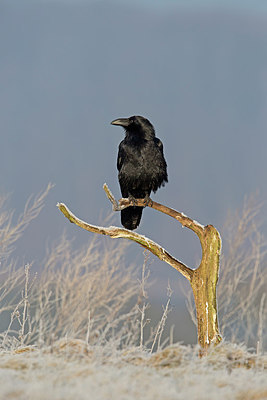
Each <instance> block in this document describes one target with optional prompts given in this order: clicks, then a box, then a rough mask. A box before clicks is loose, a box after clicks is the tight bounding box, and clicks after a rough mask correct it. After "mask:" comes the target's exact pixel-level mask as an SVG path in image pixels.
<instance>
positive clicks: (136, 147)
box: [111, 116, 168, 230]
mask: <svg viewBox="0 0 267 400" xmlns="http://www.w3.org/2000/svg"><path fill="white" fill-rule="evenodd" d="M111 124H112V125H119V126H122V127H123V128H124V129H125V138H124V140H123V141H122V142H121V143H120V145H119V153H118V159H117V168H118V171H119V175H118V176H119V183H120V188H121V194H122V197H130V198H133V199H146V200H147V201H148V200H149V196H150V193H151V191H152V190H153V192H154V193H155V192H156V191H157V189H158V188H160V186H164V184H165V182H168V175H167V164H166V161H165V158H164V154H163V144H162V142H161V141H160V140H159V139H158V138H156V136H155V130H154V127H153V125H152V124H151V123H150V122H149V121H148V119H146V118H144V117H141V116H132V117H129V118H119V119H115V120H114V121H112V122H111ZM142 211H143V207H137V206H130V207H128V208H125V209H124V210H122V211H121V223H122V225H123V226H124V227H125V228H126V229H131V230H133V229H136V228H137V227H138V225H139V223H140V220H141V216H142Z"/></svg>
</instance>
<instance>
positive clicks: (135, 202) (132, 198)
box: [128, 194, 137, 206]
mask: <svg viewBox="0 0 267 400" xmlns="http://www.w3.org/2000/svg"><path fill="white" fill-rule="evenodd" d="M128 199H129V201H130V202H131V203H133V206H136V205H137V200H136V198H135V197H134V196H132V195H131V194H130V195H129V196H128Z"/></svg>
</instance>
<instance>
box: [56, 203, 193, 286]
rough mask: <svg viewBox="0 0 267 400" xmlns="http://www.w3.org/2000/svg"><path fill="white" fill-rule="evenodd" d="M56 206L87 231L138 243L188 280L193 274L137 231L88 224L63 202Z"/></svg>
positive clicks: (71, 220) (189, 269)
mask: <svg viewBox="0 0 267 400" xmlns="http://www.w3.org/2000/svg"><path fill="white" fill-rule="evenodd" d="M57 207H58V208H59V209H60V211H61V212H62V213H63V214H64V215H65V217H66V218H68V220H69V221H70V222H72V223H74V224H76V225H77V226H79V227H80V228H82V229H85V230H87V231H89V232H94V233H99V234H101V235H108V236H110V237H111V238H126V239H130V240H133V241H134V242H137V243H139V244H140V245H141V246H142V247H144V248H145V249H147V250H149V251H151V253H153V254H154V255H156V256H157V257H158V258H159V259H160V260H162V261H165V262H166V263H168V264H169V265H171V266H172V267H173V268H175V269H176V270H177V271H179V272H180V273H181V274H182V275H183V276H184V277H185V278H186V279H188V280H189V281H190V280H191V277H192V276H193V270H192V269H191V268H189V267H187V266H186V265H185V264H183V263H182V262H180V261H178V260H177V259H176V258H174V257H173V256H172V255H171V254H169V253H168V252H167V251H166V250H165V249H164V248H163V247H161V246H160V245H159V244H157V243H156V242H154V241H153V240H151V239H148V238H147V237H145V236H143V235H140V234H139V233H136V232H133V231H130V230H128V229H124V228H118V227H116V226H110V227H108V228H105V227H102V226H96V225H91V224H88V223H87V222H84V221H82V220H81V219H79V218H77V217H76V216H75V215H74V214H73V213H72V212H71V211H70V210H69V209H68V207H67V206H66V205H65V204H63V203H58V204H57Z"/></svg>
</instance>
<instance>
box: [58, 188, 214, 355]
mask: <svg viewBox="0 0 267 400" xmlns="http://www.w3.org/2000/svg"><path fill="white" fill-rule="evenodd" d="M104 190H105V192H106V195H107V197H108V198H109V200H110V201H111V203H112V205H113V210H114V211H121V210H123V209H124V208H126V207H129V206H133V205H135V206H140V207H145V206H149V207H151V208H153V209H155V210H157V211H160V212H163V213H164V214H166V215H169V216H170V217H172V218H175V219H176V220H177V221H179V222H180V223H181V224H182V225H183V226H185V227H187V228H189V229H191V230H192V231H193V232H195V234H196V235H197V236H198V238H199V240H200V243H201V247H202V259H201V263H200V265H199V266H198V268H196V269H191V268H189V267H187V266H186V265H185V264H183V263H182V262H181V261H178V260H177V259H176V258H175V257H173V256H172V255H171V254H169V253H168V252H167V251H166V250H165V249H164V248H163V247H162V246H160V245H159V244H157V243H155V242H154V241H153V240H151V239H148V238H147V237H145V236H143V235H140V234H138V233H136V232H133V231H130V230H128V229H124V228H118V227H114V226H110V227H108V228H106V227H101V226H95V225H91V224H88V223H86V222H84V221H82V220H81V219H79V218H77V217H76V216H75V215H74V214H73V213H72V212H71V211H70V210H69V209H68V207H67V206H66V205H65V204H63V203H58V204H57V206H58V208H59V209H60V211H61V212H62V213H63V214H64V215H65V217H66V218H68V220H69V221H70V222H73V223H75V224H76V225H78V226H79V227H81V228H83V229H85V230H87V231H90V232H94V233H100V234H102V235H108V236H110V237H111V238H126V239H130V240H133V241H134V242H137V243H139V244H140V245H141V246H142V247H144V248H146V249H147V250H149V251H151V253H153V254H154V255H156V256H157V257H158V258H159V259H160V260H162V261H165V262H167V263H168V264H169V265H171V266H172V267H173V268H175V269H176V270H177V271H179V272H180V273H181V274H182V275H183V276H184V277H185V278H187V279H188V280H189V282H190V284H191V287H192V290H193V293H194V299H195V305H196V314H197V321H198V342H199V344H200V346H201V347H202V349H204V350H205V349H206V348H207V347H209V346H210V345H211V344H212V343H214V344H216V343H219V342H220V341H221V336H220V333H219V329H218V318H217V303H216V287H217V281H218V274H219V260H220V251H221V238H220V235H219V232H218V231H217V230H216V229H215V228H214V227H213V226H212V225H207V226H203V225H201V224H199V223H198V222H197V221H195V220H193V219H191V218H189V217H187V216H186V215H184V214H183V213H180V212H178V211H176V210H174V209H172V208H169V207H166V206H164V205H163V204H159V203H156V202H155V201H152V200H150V199H149V201H147V200H146V199H135V200H134V201H133V200H131V199H124V198H122V199H120V200H119V201H116V200H115V198H114V196H113V195H112V193H111V191H110V190H109V188H108V186H107V185H106V184H104Z"/></svg>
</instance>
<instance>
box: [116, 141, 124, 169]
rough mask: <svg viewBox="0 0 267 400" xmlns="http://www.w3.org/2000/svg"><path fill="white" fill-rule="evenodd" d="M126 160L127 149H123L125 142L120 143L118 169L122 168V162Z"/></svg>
mask: <svg viewBox="0 0 267 400" xmlns="http://www.w3.org/2000/svg"><path fill="white" fill-rule="evenodd" d="M124 160H125V151H124V149H123V144H122V143H120V145H119V152H118V158H117V169H118V171H120V170H121V167H122V164H123V162H124Z"/></svg>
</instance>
